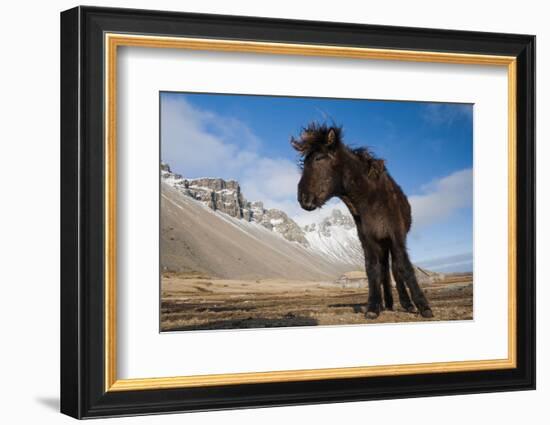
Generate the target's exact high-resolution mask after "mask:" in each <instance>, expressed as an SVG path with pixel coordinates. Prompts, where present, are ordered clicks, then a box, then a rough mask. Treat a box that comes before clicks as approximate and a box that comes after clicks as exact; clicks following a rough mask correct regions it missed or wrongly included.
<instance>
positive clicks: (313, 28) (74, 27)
mask: <svg viewBox="0 0 550 425" xmlns="http://www.w3.org/2000/svg"><path fill="white" fill-rule="evenodd" d="M105 32H121V33H139V34H152V35H169V36H188V37H203V38H219V39H233V40H254V41H270V42H287V43H306V44H326V45H333V46H354V47H371V48H386V49H392V48H394V49H400V50H423V51H436V52H453V53H479V54H486V55H509V56H515V57H517V77H518V83H517V119H518V121H517V248H518V249H517V307H518V308H517V320H518V323H517V325H518V326H517V368H515V369H509V370H495V371H480V372H454V373H443V374H441V373H440V374H437V373H434V374H419V375H408V376H387V377H374V378H348V379H332V380H319V381H306V382H286V383H264V384H243V385H230V386H216V387H205V388H187V389H185V388H180V389H168V390H145V391H125V392H105V391H104V354H105V350H104V348H105V345H104V302H103V300H104V266H105V264H104V232H103V229H104V215H103V208H104V172H105V170H104V147H103V137H104V133H103V130H104V122H103V112H104V100H105V99H104V90H103V88H104V70H103V65H104V45H103V35H104V33H105ZM534 131H535V37H534V36H529V35H516V34H498V33H480V32H469V31H451V30H432V29H420V28H405V27H388V26H373V25H358V24H344V23H329V22H314V21H297V20H283V19H265V18H255V17H241V16H221V15H204V14H191V13H177V12H161V11H146V10H133V9H112V8H95V7H86V6H84V7H82V6H81V7H77V8H74V9H70V10H67V11H65V12H62V13H61V195H62V196H61V412H62V413H65V414H67V415H70V416H73V417H75V418H91V417H103V416H121V415H137V414H148V413H164V412H183V411H202V410H218V409H231V408H243V407H262V406H277V405H296V404H313V403H327V402H343V401H354V400H373V399H387V398H405V397H419V396H434V395H450V394H467V393H483V392H494V391H512V390H527V389H534V388H535V132H534Z"/></svg>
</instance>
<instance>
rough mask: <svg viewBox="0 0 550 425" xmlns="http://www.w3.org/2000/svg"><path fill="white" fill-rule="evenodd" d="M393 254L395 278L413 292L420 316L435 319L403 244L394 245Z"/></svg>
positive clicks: (412, 295)
mask: <svg viewBox="0 0 550 425" xmlns="http://www.w3.org/2000/svg"><path fill="white" fill-rule="evenodd" d="M391 254H392V270H393V272H394V277H395V278H396V280H397V279H399V280H401V281H402V282H403V281H404V282H405V284H406V285H407V287H408V288H409V291H410V292H411V297H412V299H413V302H414V304H415V305H416V308H418V311H420V314H421V315H422V316H423V317H433V313H432V310H431V308H430V305H429V304H428V300H427V299H426V296H425V295H424V292H423V291H422V289H421V288H420V286H418V281H417V280H416V275H415V274H414V268H413V266H412V264H411V261H410V260H409V255H408V254H407V250H406V249H405V246H404V245H402V244H393V245H392V250H391ZM403 289H404V288H403Z"/></svg>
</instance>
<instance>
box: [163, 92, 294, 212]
mask: <svg viewBox="0 0 550 425" xmlns="http://www.w3.org/2000/svg"><path fill="white" fill-rule="evenodd" d="M162 102H163V103H162V117H161V119H162V134H161V137H162V140H161V146H162V160H163V161H166V162H167V163H168V164H170V167H171V168H172V169H173V170H174V171H175V172H177V173H180V174H182V175H184V176H186V177H201V176H204V177H221V178H225V179H235V180H238V181H239V183H240V185H241V188H242V191H243V193H244V195H245V196H246V197H247V199H248V200H250V201H254V200H261V201H263V202H264V205H265V206H266V207H268V208H280V209H283V210H285V211H286V212H288V213H289V214H291V213H292V211H293V210H295V209H297V208H299V206H298V204H297V202H296V201H294V200H295V199H296V190H297V186H298V181H299V180H300V172H299V170H298V167H297V166H296V164H295V163H294V162H292V161H290V160H288V159H286V158H267V157H263V156H261V155H260V154H259V153H258V148H259V146H260V144H261V141H260V140H259V138H258V137H257V136H256V135H255V134H254V133H253V131H252V130H251V129H250V128H249V127H248V126H247V125H246V124H244V123H242V122H241V121H239V120H237V119H235V118H231V117H225V116H224V117H222V116H219V115H217V114H214V113H212V112H210V111H204V110H200V109H198V108H196V107H194V106H192V105H191V104H190V103H189V102H187V101H186V100H185V99H183V98H181V97H179V98H174V97H170V96H168V97H165V98H163V100H162ZM289 149H290V148H289ZM292 201H294V202H292ZM293 204H295V205H293Z"/></svg>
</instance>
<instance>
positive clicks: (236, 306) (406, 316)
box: [161, 273, 473, 331]
mask: <svg viewBox="0 0 550 425" xmlns="http://www.w3.org/2000/svg"><path fill="white" fill-rule="evenodd" d="M161 285H162V286H161V293H162V300H161V330H162V331H187V330H207V329H243V328H269V327H287V326H316V325H350V324H369V323H372V324H375V323H388V322H415V321H427V320H432V321H439V320H468V319H472V318H473V292H472V290H473V286H472V279H471V276H461V277H451V278H448V279H447V280H445V281H441V282H437V283H433V284H429V285H424V286H423V289H424V291H425V293H426V296H427V297H428V300H429V301H430V305H431V307H432V311H433V313H434V318H433V319H423V318H422V317H421V316H420V315H419V314H416V313H407V312H405V311H404V310H403V309H402V308H401V306H400V304H399V298H398V296H397V293H396V291H395V289H394V295H393V296H394V310H393V311H383V312H382V313H381V314H380V316H379V317H378V318H377V319H375V320H367V319H366V318H365V313H366V308H365V304H366V301H367V297H368V290H367V288H342V287H341V286H339V285H336V284H334V283H331V282H304V281H291V280H283V279H279V280H256V281H243V280H224V279H212V278H208V277H207V276H201V275H182V274H173V273H166V274H164V275H163V277H162V284H161Z"/></svg>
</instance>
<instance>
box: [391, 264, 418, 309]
mask: <svg viewBox="0 0 550 425" xmlns="http://www.w3.org/2000/svg"><path fill="white" fill-rule="evenodd" d="M391 268H392V273H393V278H394V279H395V287H396V289H397V293H398V294H399V303H400V304H401V307H403V308H404V309H405V310H406V311H408V312H409V313H412V312H414V311H415V310H414V306H413V303H412V301H411V298H410V297H409V293H408V292H407V288H406V287H405V281H404V280H403V278H402V276H401V274H400V273H399V270H397V266H396V264H395V261H394V260H393V258H392V262H391Z"/></svg>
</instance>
